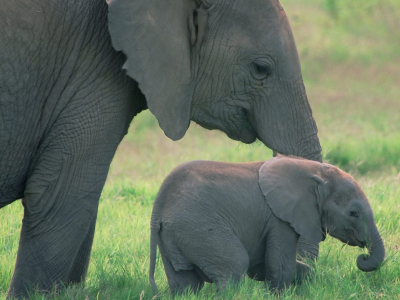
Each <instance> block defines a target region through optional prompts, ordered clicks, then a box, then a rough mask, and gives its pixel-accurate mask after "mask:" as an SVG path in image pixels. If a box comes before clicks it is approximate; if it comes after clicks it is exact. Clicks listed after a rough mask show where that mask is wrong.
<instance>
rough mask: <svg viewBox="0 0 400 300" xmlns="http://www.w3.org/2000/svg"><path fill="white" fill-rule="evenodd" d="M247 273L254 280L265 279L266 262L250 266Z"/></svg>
mask: <svg viewBox="0 0 400 300" xmlns="http://www.w3.org/2000/svg"><path fill="white" fill-rule="evenodd" d="M247 275H248V276H249V277H250V278H251V279H253V280H257V281H265V262H262V263H260V264H258V265H256V266H254V267H252V268H249V270H247Z"/></svg>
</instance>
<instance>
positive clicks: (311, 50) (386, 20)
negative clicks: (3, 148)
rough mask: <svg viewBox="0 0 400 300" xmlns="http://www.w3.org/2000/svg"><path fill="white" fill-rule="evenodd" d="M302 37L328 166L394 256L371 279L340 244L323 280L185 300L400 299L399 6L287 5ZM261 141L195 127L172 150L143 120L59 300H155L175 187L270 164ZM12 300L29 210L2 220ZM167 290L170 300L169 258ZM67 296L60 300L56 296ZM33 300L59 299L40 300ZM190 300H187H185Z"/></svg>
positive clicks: (379, 0)
mask: <svg viewBox="0 0 400 300" xmlns="http://www.w3.org/2000/svg"><path fill="white" fill-rule="evenodd" d="M281 3H282V5H283V6H284V7H285V9H286V12H287V14H288V16H289V19H290V21H291V25H292V29H293V32H294V35H295V38H296V42H297V46H298V50H299V54H300V58H301V62H302V69H303V75H304V79H305V85H306V88H307V92H308V96H309V100H310V103H311V106H312V108H313V112H314V116H315V119H316V122H317V125H318V127H319V137H320V139H321V144H322V147H323V157H324V160H325V161H327V162H330V163H332V164H335V165H337V166H339V167H341V168H343V169H344V170H346V171H348V172H350V173H351V174H352V175H353V176H354V177H355V178H356V179H357V181H358V182H359V183H360V185H361V187H362V188H363V189H364V191H365V193H366V195H367V196H368V198H369V199H370V202H371V204H372V207H373V209H374V213H375V219H376V222H377V225H378V228H379V230H380V232H381V235H382V237H383V239H384V243H385V246H386V250H387V258H386V261H385V263H384V265H383V266H382V267H381V269H379V270H378V271H375V272H372V273H362V272H361V271H359V270H358V269H357V266H356V262H355V259H356V257H357V255H358V254H360V253H362V250H361V249H359V248H353V247H349V246H345V245H343V244H342V243H341V242H340V241H338V240H334V239H333V238H331V237H328V238H327V240H326V241H325V242H323V243H321V244H320V259H319V261H318V262H317V264H316V277H315V278H314V280H313V281H312V282H309V283H305V284H303V285H301V286H293V287H291V288H289V289H288V290H287V291H285V292H284V293H282V294H280V295H273V294H270V293H269V292H268V291H267V290H266V289H265V288H264V285H263V283H260V282H255V281H252V280H250V279H245V280H244V281H243V283H242V284H240V285H239V286H231V287H230V288H229V289H228V290H227V291H225V292H224V293H222V294H217V295H216V293H215V287H214V286H213V285H206V286H205V288H204V289H203V290H202V291H201V293H200V294H199V295H197V296H194V295H190V294H189V295H185V296H183V297H182V299H327V300H328V299H329V300H332V299H400V256H399V250H400V235H399V233H398V232H397V230H398V229H399V228H400V30H399V28H400V4H399V2H398V0H371V1H365V0H352V1H348V0H324V1H322V0H319V1H318V0H301V1H299V0H281ZM271 156H272V153H271V151H270V150H268V149H266V148H265V147H263V146H262V145H261V144H260V143H258V144H255V145H251V146H248V145H244V144H241V143H238V142H234V141H231V140H229V139H228V138H227V137H226V136H225V134H223V133H221V132H216V131H207V130H204V129H202V128H201V127H200V126H198V125H196V124H192V125H191V128H190V129H189V131H188V133H187V134H186V136H185V137H184V138H183V139H182V140H180V141H178V142H172V141H170V140H168V139H167V138H166V137H165V136H164V134H163V132H162V131H161V129H160V128H159V127H158V124H157V121H156V120H155V118H154V117H153V116H152V115H151V114H150V113H149V112H148V111H146V112H144V113H142V114H140V115H139V116H138V117H136V118H135V120H134V122H133V123H132V126H131V128H130V131H129V134H128V135H127V136H126V137H125V139H124V141H123V143H122V144H121V145H120V147H119V149H118V151H117V155H116V157H115V159H114V161H113V164H112V166H111V169H110V174H109V176H108V179H107V183H106V186H105V188H104V191H103V194H102V197H101V201H100V207H99V214H98V220H97V228H96V235H95V240H94V245H93V250H92V256H91V263H90V268H89V273H88V278H87V280H86V283H85V285H82V286H73V287H69V288H67V289H65V290H63V291H61V292H60V293H59V294H57V293H54V295H50V296H48V298H49V299H124V300H128V299H151V298H152V292H151V288H150V284H149V282H148V266H149V235H150V230H149V222H150V215H151V209H152V203H153V201H154V198H155V196H156V194H157V191H158V188H159V186H160V184H161V182H162V180H163V178H164V177H165V176H166V175H167V174H168V173H169V172H170V171H171V170H172V169H173V168H174V167H175V166H177V165H178V164H180V163H183V162H186V161H189V160H194V159H210V160H220V161H229V162H239V161H256V160H266V159H268V158H270V157H271ZM0 216H1V220H2V221H1V225H0V298H1V299H3V298H4V297H5V295H6V292H7V288H8V285H9V283H10V280H11V276H12V272H13V267H14V263H15V258H16V252H17V246H18V239H19V230H20V225H21V219H22V205H21V204H20V202H19V201H17V202H15V203H14V204H12V205H9V206H7V207H5V208H3V209H2V210H1V212H0ZM156 282H157V285H158V287H159V290H160V291H161V295H162V298H165V299H170V294H169V291H168V286H167V282H166V277H165V274H164V271H163V267H162V264H161V260H159V261H158V264H157V270H156ZM56 295H57V296H56ZM33 299H47V298H45V297H44V296H42V295H37V296H35V297H33ZM178 299H180V298H178Z"/></svg>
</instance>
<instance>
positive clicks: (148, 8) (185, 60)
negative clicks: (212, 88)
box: [107, 0, 196, 140]
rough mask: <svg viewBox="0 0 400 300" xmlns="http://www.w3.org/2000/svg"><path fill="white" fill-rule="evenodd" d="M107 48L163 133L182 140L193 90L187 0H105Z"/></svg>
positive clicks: (191, 7) (189, 5) (193, 5)
mask: <svg viewBox="0 0 400 300" xmlns="http://www.w3.org/2000/svg"><path fill="white" fill-rule="evenodd" d="M107 2H108V12H109V13H108V29H109V32H110V35H111V41H112V44H113V47H114V48H115V49H116V50H118V51H122V52H123V53H124V54H125V55H126V57H127V61H126V62H125V64H124V66H123V68H124V69H126V70H127V74H128V75H129V76H130V77H131V78H133V79H134V80H136V81H137V82H138V84H139V88H140V90H141V91H142V93H143V94H144V95H145V96H146V101H147V106H148V108H149V109H150V111H151V112H152V113H153V114H154V115H155V116H156V118H157V119H158V122H159V125H160V127H161V128H162V129H163V130H164V133H165V135H167V136H168V137H169V138H171V139H173V140H178V139H180V138H182V137H183V136H184V135H185V133H186V130H187V129H188V127H189V123H190V108H191V101H192V93H193V87H192V83H191V68H190V51H191V49H190V47H191V46H190V34H189V27H188V16H189V15H190V14H192V13H193V10H194V9H195V8H196V3H195V1H190V0H108V1H107Z"/></svg>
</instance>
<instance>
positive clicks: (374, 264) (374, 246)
mask: <svg viewBox="0 0 400 300" xmlns="http://www.w3.org/2000/svg"><path fill="white" fill-rule="evenodd" d="M370 232H371V234H370V235H369V236H370V240H369V243H368V245H367V247H368V249H369V255H364V254H361V255H360V256H358V258H357V266H358V268H359V269H360V270H361V271H364V272H371V271H375V270H376V269H377V268H378V267H379V266H380V265H381V263H382V262H383V260H384V258H385V247H384V245H383V241H382V238H381V236H380V234H379V231H378V229H377V228H376V226H373V228H372V230H371V231H370Z"/></svg>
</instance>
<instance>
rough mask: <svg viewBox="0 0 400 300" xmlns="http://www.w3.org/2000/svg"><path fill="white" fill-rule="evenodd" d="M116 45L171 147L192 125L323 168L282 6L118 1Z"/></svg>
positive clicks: (212, 0) (113, 8)
mask: <svg viewBox="0 0 400 300" xmlns="http://www.w3.org/2000/svg"><path fill="white" fill-rule="evenodd" d="M109 31H110V35H111V38H112V43H113V46H114V48H115V49H116V50H119V51H123V52H124V53H125V55H126V56H127V60H126V63H125V65H124V68H125V69H126V70H127V74H128V75H129V76H130V77H132V78H133V79H134V80H135V81H137V82H138V84H139V88H140V89H141V91H142V93H143V94H144V95H145V97H146V101H147V105H148V108H149V109H150V111H151V112H152V113H153V114H154V115H155V116H156V117H157V119H158V121H159V124H160V127H161V128H162V129H163V130H164V132H165V134H166V135H167V136H168V137H170V138H171V139H173V140H177V139H180V138H182V137H183V136H184V134H185V132H186V130H187V128H188V126H189V123H190V120H193V121H195V122H196V123H198V124H200V125H201V126H203V127H205V128H207V129H218V130H221V131H223V132H225V133H226V134H227V135H228V136H229V137H230V138H232V139H235V140H239V141H242V142H244V143H252V142H254V141H255V140H256V139H259V140H261V141H262V142H263V143H264V144H265V145H266V146H267V147H269V148H271V149H273V150H274V151H276V152H279V153H282V154H291V155H297V156H302V157H306V158H309V159H313V160H319V161H321V147H320V143H319V139H318V137H317V127H316V124H315V121H314V119H313V116H312V112H311V108H310V106H309V103H308V99H307V95H306V92H305V88H304V84H303V80H302V74H301V68H300V62H299V58H298V53H297V49H296V45H295V42H294V38H293V35H292V31H291V28H290V25H289V21H288V19H287V17H286V14H285V12H284V10H283V8H282V6H281V5H280V3H279V1H278V0H234V1H220V0H162V1H161V0H135V1H133V0H110V1H109Z"/></svg>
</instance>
